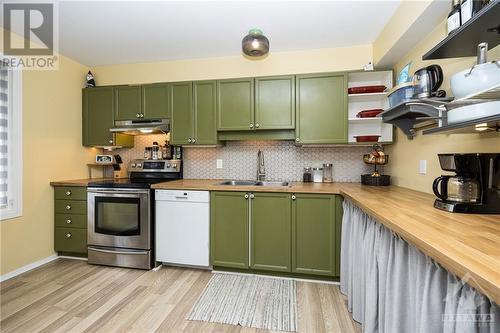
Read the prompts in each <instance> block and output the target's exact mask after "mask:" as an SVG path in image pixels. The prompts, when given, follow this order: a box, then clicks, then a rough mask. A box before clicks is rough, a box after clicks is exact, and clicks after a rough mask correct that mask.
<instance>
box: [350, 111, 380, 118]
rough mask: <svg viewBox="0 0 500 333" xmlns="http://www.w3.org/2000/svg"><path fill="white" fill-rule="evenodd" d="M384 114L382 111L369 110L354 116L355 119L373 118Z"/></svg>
mask: <svg viewBox="0 0 500 333" xmlns="http://www.w3.org/2000/svg"><path fill="white" fill-rule="evenodd" d="M382 112H384V110H383V109H370V110H363V111H360V112H358V113H357V114H356V117H357V118H374V117H376V116H378V115H379V114H381V113H382Z"/></svg>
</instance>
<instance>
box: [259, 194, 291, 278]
mask: <svg viewBox="0 0 500 333" xmlns="http://www.w3.org/2000/svg"><path fill="white" fill-rule="evenodd" d="M250 197H251V201H250V204H251V214H250V216H251V221H250V242H251V244H250V248H251V256H250V267H251V268H252V269H256V270H270V271H276V272H280V271H281V272H291V270H292V269H291V264H292V258H291V249H292V248H291V236H292V229H291V200H290V194H286V193H284V194H283V193H254V194H251V195H250Z"/></svg>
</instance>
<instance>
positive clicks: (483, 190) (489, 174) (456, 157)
mask: <svg viewBox="0 0 500 333" xmlns="http://www.w3.org/2000/svg"><path fill="white" fill-rule="evenodd" d="M438 156H439V163H440V165H441V169H443V170H445V171H452V172H455V174H456V175H454V176H448V175H445V176H440V177H438V178H436V179H435V180H434V183H433V185H432V189H433V191H434V194H435V195H436V196H437V197H438V198H437V199H436V201H435V202H434V207H436V208H439V209H442V210H446V211H449V212H458V213H476V214H500V188H499V187H500V154H438Z"/></svg>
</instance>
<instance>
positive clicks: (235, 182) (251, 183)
mask: <svg viewBox="0 0 500 333" xmlns="http://www.w3.org/2000/svg"><path fill="white" fill-rule="evenodd" d="M256 183H257V182H256V181H253V180H228V181H225V182H222V183H219V184H217V185H229V186H255V184H256Z"/></svg>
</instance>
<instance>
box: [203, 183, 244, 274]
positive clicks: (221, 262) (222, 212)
mask: <svg viewBox="0 0 500 333" xmlns="http://www.w3.org/2000/svg"><path fill="white" fill-rule="evenodd" d="M210 258H211V260H210V261H211V263H212V266H221V267H231V268H240V269H247V268H248V194H246V193H244V192H211V193H210Z"/></svg>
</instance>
